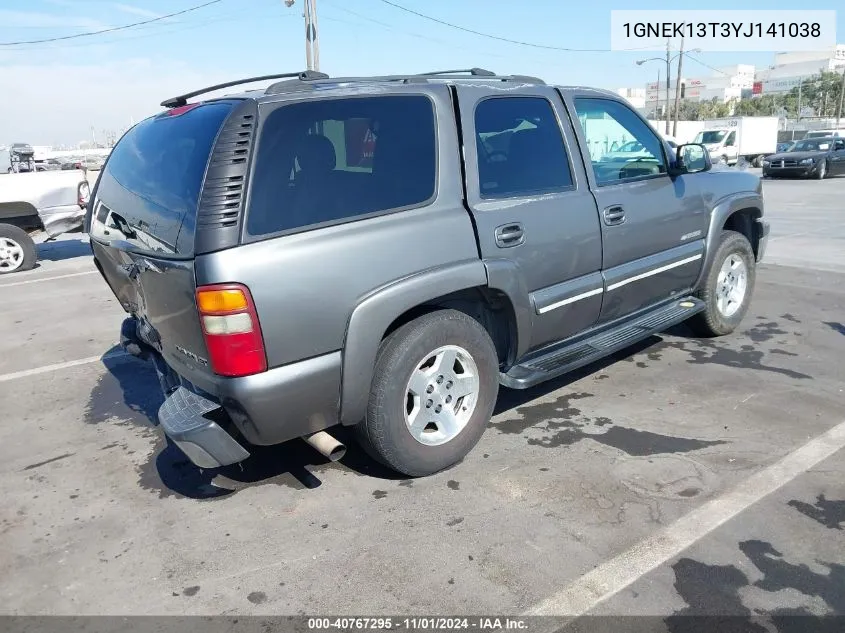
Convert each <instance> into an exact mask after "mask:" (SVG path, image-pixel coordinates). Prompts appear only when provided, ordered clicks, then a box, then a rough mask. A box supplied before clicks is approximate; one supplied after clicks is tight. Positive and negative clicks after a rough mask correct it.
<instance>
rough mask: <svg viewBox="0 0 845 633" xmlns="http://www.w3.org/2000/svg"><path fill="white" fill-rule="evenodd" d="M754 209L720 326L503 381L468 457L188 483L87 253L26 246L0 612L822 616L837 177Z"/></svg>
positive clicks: (773, 186) (839, 342)
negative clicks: (564, 371) (424, 466)
mask: <svg viewBox="0 0 845 633" xmlns="http://www.w3.org/2000/svg"><path fill="white" fill-rule="evenodd" d="M764 193H765V197H766V203H767V211H766V212H767V216H768V217H769V219H770V220H771V221H772V224H773V229H772V240H771V244H770V247H769V251H768V254H767V258H766V262H765V264H763V265H762V266H761V267H760V268H759V269H758V277H757V287H756V290H755V295H754V300H753V303H752V306H751V310H750V311H749V313H748V315H747V317H746V319H745V321H744V323H743V326H742V328H741V330H740V331H738V332H737V333H735V334H734V335H731V336H728V337H724V338H720V339H710V340H702V339H696V338H693V337H692V336H691V335H690V333H689V332H688V331H687V330H686V329H685V328H683V327H678V328H675V329H673V330H672V331H671V332H670V333H667V334H663V335H660V336H654V337H651V338H650V339H648V340H647V341H645V342H643V343H641V344H640V345H638V346H636V347H635V348H632V349H630V350H627V351H626V352H624V353H621V354H618V355H617V356H616V357H614V358H611V359H607V360H606V361H603V362H601V363H599V364H597V365H593V366H590V367H588V368H585V369H584V370H581V371H579V372H577V373H576V374H574V375H571V376H567V377H565V378H564V379H561V380H558V381H555V382H553V383H551V384H547V385H543V386H540V387H538V388H535V389H532V390H530V391H527V392H517V391H509V390H503V391H502V393H501V395H500V398H499V403H498V406H497V410H496V415H495V417H494V419H493V421H492V423H491V425H490V428H489V429H488V430H487V432H486V433H485V435H484V437H483V438H482V440H481V442H480V443H479V445H478V446H477V447H476V448H475V450H474V451H473V452H472V453H471V454H470V456H469V457H468V458H467V459H466V460H465V461H464V462H463V463H461V464H459V465H458V466H456V467H454V468H452V469H450V470H449V471H447V472H444V473H441V474H438V475H435V476H432V477H429V478H425V479H415V480H408V479H403V478H400V477H397V476H396V475H395V474H393V473H391V472H389V471H386V470H385V469H383V468H381V467H379V466H377V465H376V464H374V463H373V462H372V461H370V460H369V459H368V458H367V457H366V456H364V455H363V454H362V452H361V451H360V450H359V449H357V447H355V446H351V447H350V450H349V451H348V453H347V456H346V457H345V458H344V459H343V460H342V461H341V462H339V463H334V464H332V463H326V462H325V460H323V459H322V458H321V457H320V456H319V455H317V454H316V453H315V452H314V451H313V450H312V449H310V448H309V447H307V446H306V445H305V444H304V443H302V442H301V441H299V440H297V441H294V442H290V443H288V444H286V445H283V446H280V447H273V448H266V449H261V450H260V451H258V452H257V454H256V455H255V456H254V457H253V458H251V459H250V460H249V461H247V462H245V463H244V464H243V466H242V467H239V466H236V467H229V468H225V469H220V470H212V471H201V470H199V469H197V468H195V467H193V466H192V465H191V464H190V463H189V462H188V461H187V460H186V458H185V457H184V456H183V455H182V454H181V453H180V452H179V450H178V449H176V448H175V447H173V446H170V445H168V444H167V442H166V441H165V440H164V439H163V438H162V436H161V435H160V433H159V431H158V430H157V429H156V428H154V427H153V426H152V424H151V421H152V420H154V418H155V412H156V409H157V407H158V405H159V403H160V395H159V392H158V385H157V381H156V379H155V375H154V373H153V371H152V369H151V368H150V367H148V366H147V365H146V364H144V363H142V362H140V361H137V360H134V359H132V358H129V357H126V356H123V355H121V354H120V353H119V351H117V349H116V347H115V344H116V341H117V334H118V327H119V324H120V321H121V319H122V310H121V309H120V306H119V305H118V304H117V302H116V301H115V299H114V297H113V296H112V295H111V293H110V292H109V290H108V288H107V287H106V286H105V284H104V283H103V281H102V279H101V278H100V277H99V275H98V274H95V273H94V269H93V266H92V265H91V261H90V254H89V252H88V247H87V244H85V243H84V241H81V240H80V239H79V236H78V235H76V236H74V235H71V236H65V239H63V240H62V241H60V242H54V243H49V244H44V245H42V246H41V247H40V249H41V251H42V252H41V258H42V262H41V265H40V266H39V268H37V269H36V270H34V271H31V272H27V273H19V274H16V275H12V276H7V277H3V278H0V303H2V306H3V309H2V313H0V327H2V331H3V332H5V333H6V336H4V337H2V339H0V401H2V403H3V405H2V408H3V413H4V416H3V423H2V424H0V487H2V490H3V503H2V504H0V551H2V552H3V554H2V556H0V613H7V614H114V615H131V614H184V613H187V614H205V615H213V614H224V615H245V614H262V615H268V614H361V615H367V614H370V615H372V614H408V613H413V614H442V615H452V614H514V615H517V614H525V613H537V614H546V615H566V616H575V615H586V616H587V617H593V620H592V625H596V624H597V623H598V624H601V623H602V622H604V623H606V625H607V626H608V627H609V628H610V629H613V630H617V631H618V630H627V629H628V628H631V629H632V630H633V629H635V628H636V627H640V630H644V631H645V630H649V631H651V630H666V631H672V632H674V631H679V630H688V629H687V628H678V627H679V624H678V623H679V622H682V623H684V625H685V626H686V625H688V624H689V622H690V621H693V620H691V619H690V617H689V616H701V615H706V616H711V617H715V616H720V617H721V616H731V617H730V618H729V619H728V620H725V622H727V623H728V624H725V622H722V626H721V628H719V627H716V628H713V622H712V621H711V622H709V623H705V625H704V626H707V627H709V628H703V629H701V630H717V628H718V630H726V631H733V630H737V631H739V630H743V631H745V630H748V631H757V630H761V629H755V628H753V627H766V626H770V627H771V626H774V627H776V628H770V629H766V628H763V629H762V630H777V631H782V632H785V631H792V630H796V629H794V628H788V627H789V626H793V627H794V622H793V621H792V620H790V619H788V618H785V619H784V618H781V619H779V620H778V619H776V620H775V621H774V622H775V623H774V624H771V623H769V624H766V622H767V621H766V620H765V618H767V617H770V616H771V615H775V616H792V615H796V614H800V615H802V616H803V618H802V619H801V620H800V622H802V623H812V624H813V625H815V626H817V627H822V626H824V625H826V622H829V621H822V620H812V618H818V617H820V616H824V615H830V614H839V615H845V603H843V596H845V531H843V529H845V479H843V472H845V460H844V459H843V457H845V450H843V447H845V406H843V405H845V392H844V391H843V389H845V365H843V363H842V352H843V347H844V345H845V249H843V248H842V242H843V238H845V216H843V207H842V202H841V201H842V200H843V199H845V177H840V178H835V179H830V180H827V181H823V182H815V181H809V182H804V181H765V184H764ZM104 357H105V360H103V358H104ZM350 441H351V438H350ZM597 615H601V616H604V617H603V619H598V618H595V617H594V616H597ZM622 615H635V616H639V617H637V618H634V619H630V620H626V621H625V628H620V626H619V622H618V621H615V620H614V619H613V617H612V616H622ZM761 618H763V621H761ZM585 621H590V620H574V621H572V622H571V626H572V628H573V630H575V629H577V628H578V627H579V626H581V624H580V623H583V622H585ZM843 622H845V620H840V621H839V622H838V623H839V624H841V623H843ZM732 626H733V627H737V628H730V627H732ZM742 627H744V628H742ZM809 630H812V629H809ZM817 630H822V629H820V628H819V629H817Z"/></svg>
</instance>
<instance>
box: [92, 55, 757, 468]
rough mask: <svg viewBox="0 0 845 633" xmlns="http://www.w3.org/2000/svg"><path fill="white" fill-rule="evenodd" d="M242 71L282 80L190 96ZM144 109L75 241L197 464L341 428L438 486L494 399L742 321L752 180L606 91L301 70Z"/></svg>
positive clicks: (506, 80) (467, 77) (749, 269)
mask: <svg viewBox="0 0 845 633" xmlns="http://www.w3.org/2000/svg"><path fill="white" fill-rule="evenodd" d="M257 79H274V80H275V79H279V80H280V81H278V82H277V83H274V84H273V85H271V86H270V87H269V88H267V89H266V90H260V91H250V92H244V93H241V94H237V95H232V96H225V97H220V98H212V99H208V100H205V101H195V102H189V99H191V98H193V97H196V96H198V95H201V94H204V93H207V92H209V91H211V90H216V89H219V88H221V87H228V86H230V85H236V84H239V83H241V84H243V83H248V82H250V81H256V80H257ZM162 105H163V106H165V107H166V109H165V110H164V111H163V112H161V113H160V114H157V115H155V116H152V117H150V118H148V119H146V120H144V121H142V122H141V123H138V124H137V125H135V126H134V127H133V128H132V129H131V130H129V131H128V132H127V133H126V134H125V136H124V137H123V138H122V139H121V140H120V142H119V143H118V144H117V146H116V147H115V148H114V151H113V152H112V153H111V156H110V157H109V159H108V162H107V163H106V165H105V167H104V169H103V171H102V175H101V177H100V178H99V181H98V184H97V187H96V189H95V190H94V192H93V194H92V196H91V202H90V205H89V211H88V218H87V230H88V232H89V234H90V236H91V244H92V248H93V252H94V259H95V262H96V265H97V268H98V269H99V270H100V272H101V273H102V275H103V277H104V278H105V280H106V282H107V283H108V285H109V286H110V287H111V289H112V291H113V292H114V294H115V295H116V296H117V298H118V299H119V300H120V303H121V304H122V305H123V307H124V309H125V310H126V312H127V313H128V315H129V317H128V318H127V319H126V321H124V323H123V326H122V330H121V341H122V344H123V346H124V347H125V349H126V350H128V351H129V352H130V353H132V354H135V355H137V356H140V357H142V358H146V359H149V360H150V361H151V362H152V363H153V364H154V365H155V367H156V370H157V372H158V375H159V378H160V382H161V385H162V389H163V390H164V395H165V397H166V400H165V402H164V404H163V405H162V406H161V408H160V410H159V412H158V420H159V422H160V424H161V426H162V428H163V430H164V432H165V433H166V434H167V436H168V437H169V438H170V439H171V440H172V441H174V442H175V443H176V444H177V445H178V446H179V447H180V448H181V449H182V450H183V451H184V453H185V454H186V455H187V456H188V457H189V458H190V459H191V461H193V462H194V463H195V464H196V465H198V466H200V467H203V468H213V467H218V466H223V465H227V464H233V463H236V462H239V461H241V460H244V459H246V458H247V457H248V456H249V449H250V448H251V447H252V446H254V445H267V444H277V443H280V442H285V441H288V440H291V439H294V438H303V439H305V440H306V441H308V442H309V443H310V444H311V445H312V446H314V447H315V448H316V449H317V450H318V451H320V452H321V453H323V454H324V455H325V456H327V457H329V458H330V459H335V458H337V457H339V456H340V455H341V454H342V453H343V451H344V450H345V448H344V447H343V446H342V444H340V442H338V441H337V440H336V439H335V438H334V437H333V436H332V435H331V434H330V433H329V432H330V431H331V427H333V426H335V425H338V424H340V425H346V426H352V427H354V428H355V431H356V432H357V436H358V438H359V440H360V442H361V443H362V444H363V446H364V448H365V449H366V450H367V452H369V453H370V454H371V455H372V456H373V457H375V458H376V459H378V460H380V461H381V462H383V463H384V464H386V465H388V466H389V467H391V468H393V469H395V470H397V471H400V472H402V473H405V474H407V475H410V476H423V475H427V474H430V473H434V472H437V471H439V470H442V469H444V468H447V467H449V466H451V465H453V464H455V463H456V462H458V461H460V460H461V459H462V458H463V457H464V456H465V455H466V454H467V453H468V452H469V451H470V450H471V449H472V447H473V446H474V445H475V444H476V442H478V440H479V438H480V437H481V434H482V433H483V432H484V429H485V427H486V426H487V425H488V422H489V420H490V417H491V415H492V412H493V407H494V404H495V401H496V397H497V394H498V390H499V386H500V385H504V386H505V387H509V388H512V389H525V388H528V387H531V386H534V385H537V384H538V383H541V382H543V381H545V380H548V379H550V378H554V377H556V376H560V375H561V374H564V373H566V372H568V371H571V370H573V369H575V368H577V367H580V366H583V365H586V364H588V363H591V362H593V361H595V360H597V359H599V358H601V357H603V356H606V355H608V354H611V353H613V352H615V351H618V350H620V349H622V348H624V347H626V346H628V345H630V344H632V343H634V342H636V341H639V340H641V339H644V338H646V337H648V336H649V335H651V334H653V333H655V332H658V331H661V330H664V329H666V328H668V327H670V326H672V325H674V324H677V323H680V322H682V321H688V322H689V324H690V325H691V326H692V327H693V328H695V330H696V331H697V332H698V333H700V334H701V335H705V336H714V335H722V334H727V333H729V332H731V331H733V330H734V328H736V327H737V325H738V324H739V322H740V320H741V319H742V317H743V315H744V314H745V312H746V310H747V309H748V304H749V301H750V299H751V293H752V289H753V286H754V278H755V266H756V263H757V262H758V261H759V260H760V259H761V258H762V256H763V251H764V247H765V242H766V237H767V235H768V232H769V229H768V224H767V223H766V222H764V221H763V198H762V194H761V184H760V179H759V178H758V177H757V176H754V175H751V174H749V173H745V172H741V171H737V170H730V169H727V168H722V167H713V166H711V164H710V162H709V158H708V155H707V151H706V150H705V149H704V148H703V147H702V146H700V145H683V146H680V147H679V148H677V151H673V150H672V148H670V147H668V146H667V145H666V144H665V143H663V141H662V140H661V137H660V135H659V134H658V133H657V132H655V131H654V130H653V129H652V128H651V127H650V126H649V124H648V122H647V121H646V120H645V119H644V118H643V117H642V116H640V114H639V113H637V112H636V111H635V110H634V109H633V108H631V106H630V105H629V104H628V103H627V102H626V101H624V100H623V99H621V98H619V97H617V96H616V95H614V94H613V93H610V92H605V91H602V90H595V89H591V88H578V87H559V86H548V85H546V84H545V83H544V82H543V81H541V80H539V79H536V78H532V77H524V76H498V75H495V74H494V73H491V72H489V71H485V70H482V69H471V70H466V71H445V72H440V73H429V74H425V75H398V76H385V77H344V78H329V77H328V76H326V75H323V74H320V73H314V72H302V73H291V74H287V75H278V76H272V77H261V78H251V79H249V80H244V81H241V82H231V83H229V84H224V85H222V86H212V87H210V88H208V89H205V90H200V91H197V92H194V93H191V94H188V95H183V96H179V97H175V98H173V99H169V100H167V101H165V102H164V103H163V104H162ZM632 140H634V141H637V142H638V143H639V145H641V146H642V147H643V148H644V150H643V151H642V152H638V153H637V155H636V156H634V157H625V156H624V155H623V156H621V157H620V156H616V155H612V156H610V157H609V159H605V160H602V157H604V156H605V155H606V154H613V151H612V150H613V148H615V147H618V146H620V145H622V144H623V143H626V142H629V141H632ZM606 158H607V157H606ZM327 430H328V431H329V432H327Z"/></svg>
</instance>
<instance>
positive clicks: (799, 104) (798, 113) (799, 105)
mask: <svg viewBox="0 0 845 633" xmlns="http://www.w3.org/2000/svg"><path fill="white" fill-rule="evenodd" d="M803 85H804V78H803V77H801V78H800V79H799V80H798V112H797V115H798V120H799V121H800V120H801V88H802V86H803Z"/></svg>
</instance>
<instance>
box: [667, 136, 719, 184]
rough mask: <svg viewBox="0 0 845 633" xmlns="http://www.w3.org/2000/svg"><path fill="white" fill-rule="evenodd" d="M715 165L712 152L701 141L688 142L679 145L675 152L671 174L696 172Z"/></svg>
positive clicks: (678, 174)
mask: <svg viewBox="0 0 845 633" xmlns="http://www.w3.org/2000/svg"><path fill="white" fill-rule="evenodd" d="M712 166H713V163H712V162H711V161H710V152H708V151H707V148H706V147H704V145H702V144H701V143H686V144H684V145H678V149H677V151H676V152H675V164H674V165H673V166H672V169H671V174H672V175H673V176H680V175H681V174H696V173H698V172H702V171H707V170H708V169H710V168H711V167H712Z"/></svg>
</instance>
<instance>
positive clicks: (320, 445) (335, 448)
mask: <svg viewBox="0 0 845 633" xmlns="http://www.w3.org/2000/svg"><path fill="white" fill-rule="evenodd" d="M302 439H303V440H305V441H306V442H308V443H309V444H310V445H311V446H312V447H313V448H314V450H315V451H317V452H318V453H320V455H322V456H323V457H325V458H326V459H328V460H329V461H333V462H336V461H337V460H339V459H340V458H341V457H343V456H344V455H346V446H344V445H343V444H341V443H340V442H338V441H337V440H336V439H335V438H333V437H332V436H331V435H329V434H328V433H326V432H325V431H317V432H316V433H312V434H311V435H304V436H303V437H302Z"/></svg>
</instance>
